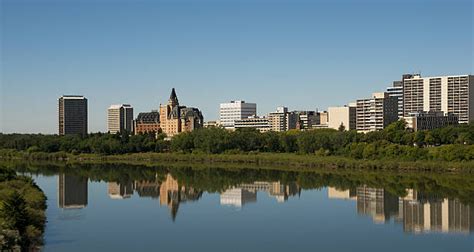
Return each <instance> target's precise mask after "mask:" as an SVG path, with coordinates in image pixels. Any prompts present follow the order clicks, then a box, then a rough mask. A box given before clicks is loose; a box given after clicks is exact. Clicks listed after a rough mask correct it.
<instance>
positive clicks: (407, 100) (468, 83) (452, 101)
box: [403, 75, 474, 123]
mask: <svg viewBox="0 0 474 252" xmlns="http://www.w3.org/2000/svg"><path fill="white" fill-rule="evenodd" d="M422 111H443V112H445V113H453V114H454V115H457V116H458V118H459V123H468V122H470V121H472V120H474V76H473V75H455V76H439V77H424V78H422V77H421V76H420V75H413V76H411V77H410V78H406V79H404V80H403V115H404V116H409V114H410V113H415V112H422Z"/></svg>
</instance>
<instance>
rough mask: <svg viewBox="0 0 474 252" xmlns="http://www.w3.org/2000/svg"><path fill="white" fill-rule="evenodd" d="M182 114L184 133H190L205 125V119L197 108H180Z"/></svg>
mask: <svg viewBox="0 0 474 252" xmlns="http://www.w3.org/2000/svg"><path fill="white" fill-rule="evenodd" d="M180 113H181V116H180V118H181V130H182V131H183V132H190V131H193V130H194V129H197V128H202V127H203V124H204V117H203V116H202V113H201V111H200V110H199V109H197V108H191V107H180Z"/></svg>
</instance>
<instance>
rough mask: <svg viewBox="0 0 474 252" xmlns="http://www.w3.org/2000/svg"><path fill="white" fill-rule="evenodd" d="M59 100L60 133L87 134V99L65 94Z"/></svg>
mask: <svg viewBox="0 0 474 252" xmlns="http://www.w3.org/2000/svg"><path fill="white" fill-rule="evenodd" d="M58 102H59V104H58V117H59V135H82V136H85V135H87V131H88V130H87V127H88V122H87V99H86V98H85V97H84V96H80V95H63V96H61V97H60V98H59V99H58Z"/></svg>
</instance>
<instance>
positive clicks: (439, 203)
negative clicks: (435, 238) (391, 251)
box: [328, 186, 474, 233]
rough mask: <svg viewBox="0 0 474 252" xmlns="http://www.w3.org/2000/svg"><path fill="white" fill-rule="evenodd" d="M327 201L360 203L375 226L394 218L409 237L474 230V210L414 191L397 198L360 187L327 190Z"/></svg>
mask: <svg viewBox="0 0 474 252" xmlns="http://www.w3.org/2000/svg"><path fill="white" fill-rule="evenodd" d="M328 198H330V199H344V200H354V201H357V213H358V214H359V215H368V216H371V217H372V219H373V221H374V223H385V222H388V221H389V220H390V219H391V218H394V219H395V222H396V223H401V224H402V225H403V231H405V232H407V233H425V232H443V233H447V232H459V233H470V232H473V230H474V208H473V207H470V206H469V205H466V204H463V203H461V202H460V201H459V200H458V199H447V198H437V197H433V196H431V197H427V196H425V195H423V194H422V193H420V192H418V191H417V190H414V189H407V196H404V197H397V196H395V195H393V194H391V193H389V192H387V191H385V190H384V189H381V188H370V187H367V186H360V187H357V188H355V189H354V190H338V189H336V188H333V187H329V188H328Z"/></svg>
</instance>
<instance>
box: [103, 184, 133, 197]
mask: <svg viewBox="0 0 474 252" xmlns="http://www.w3.org/2000/svg"><path fill="white" fill-rule="evenodd" d="M107 193H108V194H109V197H110V198H111V199H128V198H130V197H131V196H132V195H133V184H132V182H127V183H117V182H109V183H108V186H107Z"/></svg>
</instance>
